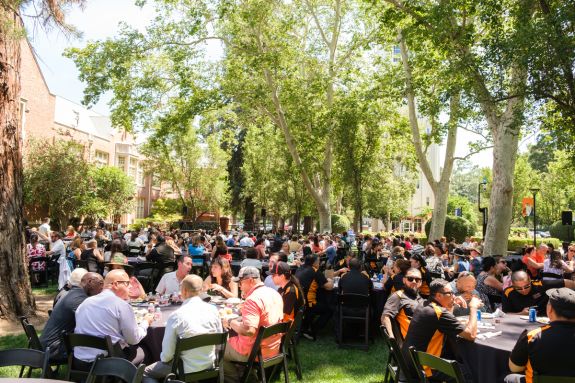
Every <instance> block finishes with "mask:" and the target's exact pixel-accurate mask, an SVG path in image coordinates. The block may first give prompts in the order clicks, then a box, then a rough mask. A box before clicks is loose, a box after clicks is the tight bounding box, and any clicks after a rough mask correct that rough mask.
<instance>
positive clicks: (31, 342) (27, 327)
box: [18, 310, 68, 376]
mask: <svg viewBox="0 0 575 383" xmlns="http://www.w3.org/2000/svg"><path fill="white" fill-rule="evenodd" d="M50 311H51V310H50ZM18 319H20V323H21V324H22V328H23V329H24V333H25V334H26V337H27V338H28V348H29V349H32V350H38V351H44V349H43V347H42V344H41V343H40V338H38V333H37V332H36V328H35V327H34V326H33V325H32V324H30V322H29V321H28V318H26V317H25V316H20V317H18ZM48 359H49V365H50V367H52V366H55V367H56V369H55V370H54V371H52V370H51V371H50V372H51V373H57V372H58V369H59V367H60V366H61V365H64V364H67V363H68V361H67V360H66V359H65V358H63V359H52V358H50V354H49V353H48ZM23 373H24V367H22V370H21V371H20V376H22V375H23Z"/></svg>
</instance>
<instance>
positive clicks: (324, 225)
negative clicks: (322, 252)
mask: <svg viewBox="0 0 575 383" xmlns="http://www.w3.org/2000/svg"><path fill="white" fill-rule="evenodd" d="M317 212H318V214H319V232H320V233H331V210H330V208H329V204H328V206H327V208H321V209H320V208H318V209H317Z"/></svg>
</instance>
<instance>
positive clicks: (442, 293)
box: [439, 291, 454, 297]
mask: <svg viewBox="0 0 575 383" xmlns="http://www.w3.org/2000/svg"><path fill="white" fill-rule="evenodd" d="M439 294H441V295H447V296H448V297H450V296H452V295H454V294H453V291H440V292H439Z"/></svg>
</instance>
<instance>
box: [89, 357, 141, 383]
mask: <svg viewBox="0 0 575 383" xmlns="http://www.w3.org/2000/svg"><path fill="white" fill-rule="evenodd" d="M145 368H146V366H145V365H143V364H141V365H140V366H138V367H136V366H134V365H133V364H132V363H131V362H130V361H128V360H126V359H123V358H113V357H112V358H104V356H103V355H98V357H97V358H96V360H95V361H94V364H92V369H91V370H90V372H89V373H88V378H87V379H86V383H96V379H97V378H106V377H114V378H117V379H120V380H122V381H123V382H126V383H140V382H141V381H142V377H143V376H144V369H145Z"/></svg>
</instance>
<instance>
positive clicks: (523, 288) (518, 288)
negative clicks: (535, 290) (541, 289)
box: [513, 283, 531, 291]
mask: <svg viewBox="0 0 575 383" xmlns="http://www.w3.org/2000/svg"><path fill="white" fill-rule="evenodd" d="M530 287H531V283H529V284H527V285H525V286H523V287H521V286H513V288H514V289H515V291H523V290H527V289H528V288H530Z"/></svg>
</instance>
